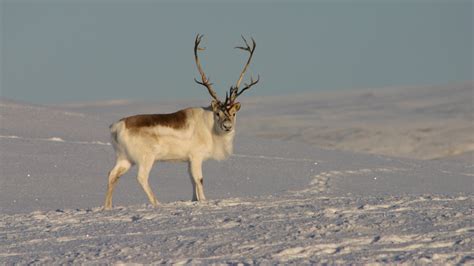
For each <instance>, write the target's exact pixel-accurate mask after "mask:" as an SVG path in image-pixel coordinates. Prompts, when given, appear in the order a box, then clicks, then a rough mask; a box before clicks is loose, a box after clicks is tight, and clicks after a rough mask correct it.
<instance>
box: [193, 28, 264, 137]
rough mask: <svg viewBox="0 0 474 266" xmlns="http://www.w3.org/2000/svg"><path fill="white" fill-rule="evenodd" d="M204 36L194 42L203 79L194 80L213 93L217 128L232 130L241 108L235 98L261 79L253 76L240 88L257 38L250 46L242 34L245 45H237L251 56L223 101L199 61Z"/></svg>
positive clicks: (224, 131)
mask: <svg viewBox="0 0 474 266" xmlns="http://www.w3.org/2000/svg"><path fill="white" fill-rule="evenodd" d="M202 37H203V35H200V34H198V35H197V36H196V40H195V42H194V59H195V60H196V66H197V68H198V70H199V73H200V74H201V81H198V80H197V79H194V80H195V81H196V82H197V83H198V84H201V85H203V86H204V87H206V88H207V91H208V92H209V94H210V95H211V97H212V99H213V100H212V102H211V108H212V111H213V113H214V121H215V126H216V129H217V130H218V131H219V132H222V133H227V132H232V131H233V130H234V127H235V116H236V114H237V112H238V111H239V110H240V103H239V102H236V101H235V100H236V99H237V97H239V96H240V95H241V94H242V93H243V92H244V91H246V90H248V89H250V87H252V86H253V85H255V84H257V83H258V81H259V80H260V76H259V77H258V78H257V80H255V81H254V80H253V78H252V77H251V78H250V83H248V84H245V87H244V88H243V89H241V90H239V87H240V83H241V81H242V79H243V77H244V74H245V72H246V71H247V68H248V66H249V64H250V61H251V60H252V56H253V52H254V51H255V47H256V44H255V40H254V39H253V38H252V46H250V45H249V44H248V43H247V40H246V39H245V38H244V37H243V36H242V39H243V40H244V43H245V47H243V46H237V47H235V48H237V49H241V50H244V51H247V52H249V58H248V60H247V63H246V64H245V66H244V68H243V69H242V72H241V73H240V76H239V79H238V80H237V83H236V85H235V86H231V87H230V90H229V92H228V93H227V92H226V97H225V101H224V102H222V101H220V100H219V98H218V96H217V94H216V92H215V91H214V89H213V88H212V83H210V81H209V79H208V78H207V77H206V74H204V71H203V70H202V67H201V63H200V62H199V57H198V51H202V50H204V48H201V47H199V44H200V43H201V39H202Z"/></svg>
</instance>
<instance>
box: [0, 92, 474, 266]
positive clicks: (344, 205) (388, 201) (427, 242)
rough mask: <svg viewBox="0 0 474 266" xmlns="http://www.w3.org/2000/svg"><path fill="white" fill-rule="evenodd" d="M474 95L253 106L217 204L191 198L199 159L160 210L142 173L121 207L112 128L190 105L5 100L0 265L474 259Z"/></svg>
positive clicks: (212, 193) (165, 177) (159, 183)
mask: <svg viewBox="0 0 474 266" xmlns="http://www.w3.org/2000/svg"><path fill="white" fill-rule="evenodd" d="M454 92H455V93H454ZM472 93H473V89H472V83H467V84H461V85H450V86H438V87H427V88H408V89H407V88H390V89H387V90H380V91H378V90H377V91H376V90H374V91H373V92H372V93H371V94H367V91H359V92H346V93H340V94H334V95H333V94H331V95H326V94H323V93H321V94H310V95H305V96H301V97H300V96H295V97H293V98H291V99H287V100H286V101H285V98H284V97H281V98H278V97H276V98H274V99H258V98H257V99H248V104H247V105H246V103H245V101H244V100H242V101H243V110H242V113H241V114H240V116H239V121H238V122H237V123H238V124H237V128H238V133H237V137H236V141H235V151H234V154H233V155H232V156H231V157H230V158H229V159H228V160H226V161H221V162H216V161H208V162H206V163H205V164H204V169H203V172H204V178H205V183H204V184H205V186H204V189H205V192H206V196H207V197H208V199H209V200H208V201H206V202H203V203H195V202H191V201H190V199H191V196H192V186H191V181H190V180H189V177H188V174H187V166H186V164H185V163H157V164H156V165H155V167H154V169H153V171H152V173H151V175H150V182H151V186H152V188H153V190H154V191H155V193H156V195H157V197H158V200H159V201H160V202H161V203H162V204H161V205H160V206H159V207H158V208H152V207H150V206H149V205H148V204H146V203H147V199H146V196H145V194H144V193H143V191H142V190H141V188H140V186H139V185H138V183H137V181H136V179H135V177H134V175H135V172H134V171H130V173H127V174H126V175H124V176H123V177H122V178H121V179H120V181H119V183H118V186H117V189H116V191H115V192H114V205H115V206H114V209H113V210H111V211H103V210H102V208H101V206H102V204H103V200H104V196H105V189H106V182H107V172H108V171H109V170H110V168H111V167H112V166H113V163H114V155H113V150H112V147H111V146H110V144H109V140H108V136H107V135H108V132H107V130H108V125H109V124H110V123H112V122H113V121H114V120H116V119H118V118H120V117H121V116H125V115H129V114H133V113H150V112H153V111H151V109H153V108H155V109H158V110H157V111H155V112H167V111H173V110H176V109H177V108H180V107H183V106H186V105H187V104H188V102H176V103H173V102H168V103H163V104H147V103H143V104H141V103H132V102H128V101H110V102H104V104H101V103H100V102H96V103H93V104H87V103H84V104H80V103H78V104H70V105H58V106H37V105H28V104H25V103H21V104H20V103H14V102H12V101H8V100H1V101H0V119H1V120H0V123H1V127H0V169H1V172H0V213H1V214H0V264H27V263H36V264H62V263H77V264H79V263H80V264H82V263H176V264H210V263H219V264H221V263H226V264H227V263H232V264H233V263H249V264H262V263H263V264H275V263H284V264H314V263H317V264H322V263H328V264H355V263H357V264H374V263H382V264H385V263H396V264H399V263H409V264H458V263H459V264H464V263H465V264H470V263H473V261H474V252H473V251H472V239H473V235H474V227H473V226H472V220H473V218H474V217H473V210H472V206H473V204H472V200H473V196H472V192H473V184H474V183H473V177H474V161H473V160H472V149H471V147H472V145H473V143H474V141H472V136H471V134H469V131H470V133H472V131H471V130H472V129H473V125H472V120H471V123H469V122H466V121H469V119H472V113H470V112H472V111H473V106H472V101H468V100H466V99H469V97H471V96H472ZM364 97H365V98H367V97H369V98H371V99H372V101H367V100H364ZM374 98H375V99H374ZM246 100H247V99H246ZM471 100H472V98H471ZM203 104H205V103H203ZM385 104H386V105H388V106H386V107H384V108H380V106H381V105H385ZM198 105H199V104H198ZM157 106H158V107H157ZM246 106H247V108H246ZM395 106H398V107H396V108H395ZM164 109H166V110H164ZM344 112H345V113H344ZM388 122H393V123H394V125H392V126H389V125H387V123H388ZM416 122H418V124H417V125H416ZM415 125H416V126H415ZM442 125H444V126H445V127H444V128H443V127H442ZM426 126H430V127H429V129H427V128H428V127H426ZM390 128H392V129H393V132H391V131H390V130H389V129H390ZM420 128H422V129H424V130H422V131H420ZM292 130H293V131H292ZM319 130H321V131H322V132H323V133H322V134H320V135H318V133H317V132H319ZM328 132H333V133H335V132H339V133H341V132H343V134H339V133H338V134H332V135H331V134H327V133H328ZM401 132H405V133H406V134H402V133H401ZM420 132H421V133H420ZM447 132H451V133H452V134H448V133H447ZM270 133H271V134H270ZM419 134H421V135H419ZM364 135H365V138H364ZM414 136H415V137H420V136H422V137H421V139H419V140H417V141H416V142H410V141H415V140H416V138H414ZM370 141H373V143H370ZM407 142H410V143H411V144H416V148H417V150H413V149H412V148H411V146H410V145H408V144H407ZM321 147H323V148H321ZM406 147H410V148H409V149H407V148H406ZM325 148H326V149H325ZM327 148H331V149H327ZM451 148H452V150H450V152H447V151H446V150H444V149H448V150H449V149H451ZM454 150H455V151H454ZM394 155H397V156H394ZM451 155H454V156H451ZM430 158H437V159H435V160H420V159H430Z"/></svg>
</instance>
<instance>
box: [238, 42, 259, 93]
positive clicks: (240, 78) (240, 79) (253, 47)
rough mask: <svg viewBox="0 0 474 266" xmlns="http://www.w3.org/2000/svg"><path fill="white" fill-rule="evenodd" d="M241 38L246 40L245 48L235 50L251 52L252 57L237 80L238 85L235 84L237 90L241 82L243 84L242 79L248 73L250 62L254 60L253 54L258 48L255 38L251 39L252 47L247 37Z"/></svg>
mask: <svg viewBox="0 0 474 266" xmlns="http://www.w3.org/2000/svg"><path fill="white" fill-rule="evenodd" d="M241 37H242V40H244V43H245V47H243V46H236V47H235V48H236V49H241V50H244V51H247V52H249V53H250V56H249V59H248V60H247V63H246V64H245V66H244V68H243V69H242V72H241V73H240V77H239V79H238V80H237V83H236V84H235V87H236V88H239V86H240V82H242V79H243V78H244V74H245V72H246V71H247V68H248V66H249V65H250V61H251V60H252V56H253V52H254V51H255V48H256V47H257V44H256V43H255V40H254V39H253V38H251V39H252V46H250V45H249V44H248V42H247V40H246V39H245V37H244V36H243V35H241Z"/></svg>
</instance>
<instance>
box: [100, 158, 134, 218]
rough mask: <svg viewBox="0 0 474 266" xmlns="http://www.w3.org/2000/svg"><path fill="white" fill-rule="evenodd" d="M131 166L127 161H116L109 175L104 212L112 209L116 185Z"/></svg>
mask: <svg viewBox="0 0 474 266" xmlns="http://www.w3.org/2000/svg"><path fill="white" fill-rule="evenodd" d="M131 166H132V164H131V163H130V162H129V161H128V160H123V159H122V160H121V159H119V160H117V162H116V163H115V166H114V168H113V169H112V170H111V171H110V173H109V184H108V186H107V194H106V195H105V204H104V210H110V209H112V194H113V192H114V188H115V186H116V185H117V182H118V180H119V178H120V177H121V176H122V175H124V174H125V173H126V172H127V171H128V170H129V169H130V167H131Z"/></svg>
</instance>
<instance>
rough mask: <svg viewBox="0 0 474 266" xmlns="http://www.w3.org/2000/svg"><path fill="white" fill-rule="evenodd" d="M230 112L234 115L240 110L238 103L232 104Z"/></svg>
mask: <svg viewBox="0 0 474 266" xmlns="http://www.w3.org/2000/svg"><path fill="white" fill-rule="evenodd" d="M231 110H232V111H233V112H234V113H236V112H238V111H239V110H240V103H239V102H237V103H234V104H233V105H232V107H231Z"/></svg>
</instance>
